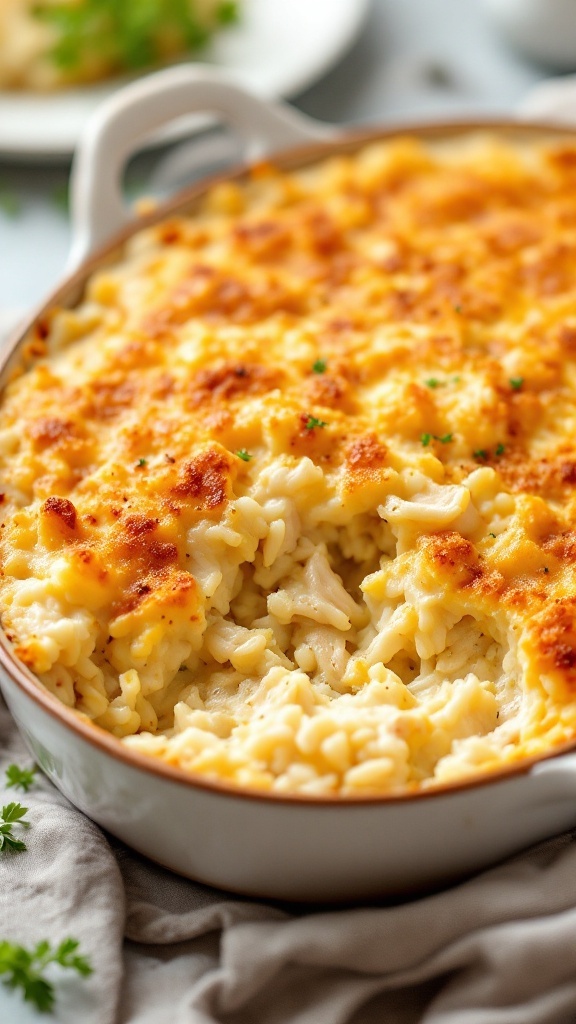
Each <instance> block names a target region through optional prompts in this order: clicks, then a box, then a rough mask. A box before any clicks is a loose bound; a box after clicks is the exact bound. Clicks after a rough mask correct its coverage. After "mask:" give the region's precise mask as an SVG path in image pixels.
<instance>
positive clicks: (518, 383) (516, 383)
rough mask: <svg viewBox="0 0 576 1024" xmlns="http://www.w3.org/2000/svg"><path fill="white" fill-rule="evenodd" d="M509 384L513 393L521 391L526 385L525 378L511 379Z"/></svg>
mask: <svg viewBox="0 0 576 1024" xmlns="http://www.w3.org/2000/svg"><path fill="white" fill-rule="evenodd" d="M508 383H509V384H510V387H511V388H512V391H520V388H521V387H522V385H523V383H524V377H510V380H509V381H508Z"/></svg>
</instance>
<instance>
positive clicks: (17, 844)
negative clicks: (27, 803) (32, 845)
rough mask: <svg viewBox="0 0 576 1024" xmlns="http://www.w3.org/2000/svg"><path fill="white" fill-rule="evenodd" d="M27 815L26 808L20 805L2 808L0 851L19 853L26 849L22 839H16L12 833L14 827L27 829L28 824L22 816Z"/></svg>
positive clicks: (9, 805) (8, 805)
mask: <svg viewBox="0 0 576 1024" xmlns="http://www.w3.org/2000/svg"><path fill="white" fill-rule="evenodd" d="M27 813H28V808H27V807H22V804H17V803H11V804H6V805H5V806H4V807H3V808H2V814H1V815H0V851H4V850H7V851H8V850H9V851H10V852H12V853H20V852H22V851H23V850H26V849H27V846H26V843H25V842H23V841H22V839H18V838H17V837H16V836H15V835H14V832H13V829H14V826H16V825H20V826H21V827H22V828H28V827H29V825H30V822H29V821H26V820H25V819H24V815H25V814H27Z"/></svg>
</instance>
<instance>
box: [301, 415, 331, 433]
mask: <svg viewBox="0 0 576 1024" xmlns="http://www.w3.org/2000/svg"><path fill="white" fill-rule="evenodd" d="M327 426H328V423H327V422H326V420H317V419H316V417H315V416H310V415H308V416H307V417H306V422H305V424H304V430H314V429H315V427H327Z"/></svg>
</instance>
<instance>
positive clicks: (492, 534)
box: [488, 533, 496, 540]
mask: <svg viewBox="0 0 576 1024" xmlns="http://www.w3.org/2000/svg"><path fill="white" fill-rule="evenodd" d="M488 536H489V537H494V540H496V534H495V533H490V534H488Z"/></svg>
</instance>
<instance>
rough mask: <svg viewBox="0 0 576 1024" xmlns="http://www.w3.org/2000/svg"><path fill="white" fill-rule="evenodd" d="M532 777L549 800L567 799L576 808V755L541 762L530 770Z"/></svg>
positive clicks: (550, 758) (563, 755) (562, 755)
mask: <svg viewBox="0 0 576 1024" xmlns="http://www.w3.org/2000/svg"><path fill="white" fill-rule="evenodd" d="M530 777H531V778H532V779H537V780H538V782H539V785H540V787H542V791H543V793H544V794H545V795H546V797H547V799H549V800H551V799H556V800H563V799H567V800H570V801H571V802H574V804H575V808H576V754H571V753H569V754H559V755H558V756H556V757H548V758H546V759H545V760H543V761H539V762H538V763H537V764H535V765H533V766H532V768H531V769H530ZM575 820H576V810H575Z"/></svg>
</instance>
